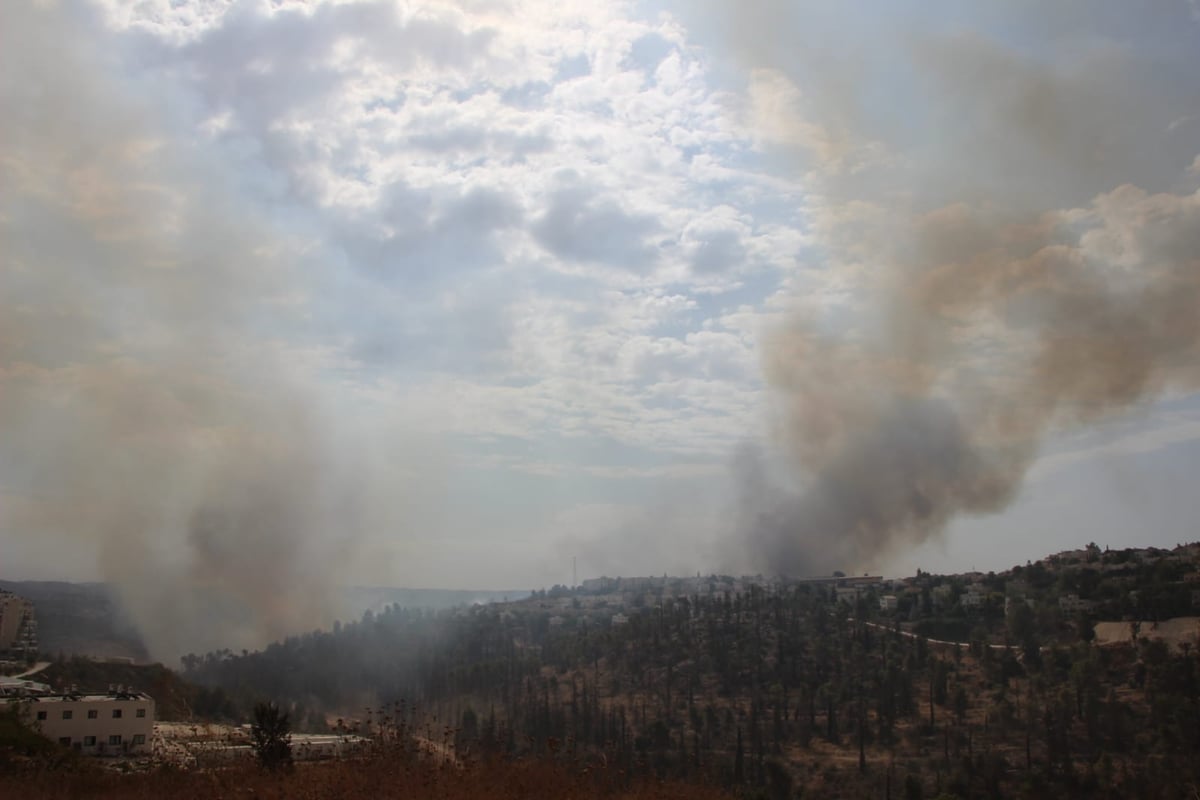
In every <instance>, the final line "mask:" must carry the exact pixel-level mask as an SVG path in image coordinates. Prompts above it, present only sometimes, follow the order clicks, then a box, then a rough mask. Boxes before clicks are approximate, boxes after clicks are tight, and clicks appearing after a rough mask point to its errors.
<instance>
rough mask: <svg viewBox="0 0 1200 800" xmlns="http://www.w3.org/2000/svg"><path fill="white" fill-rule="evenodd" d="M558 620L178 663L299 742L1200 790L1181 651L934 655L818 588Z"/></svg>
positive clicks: (1049, 789) (399, 627) (465, 623)
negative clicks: (300, 735)
mask: <svg viewBox="0 0 1200 800" xmlns="http://www.w3.org/2000/svg"><path fill="white" fill-rule="evenodd" d="M561 600H562V598H561V597H560V602H561ZM566 602H568V603H578V602H579V598H573V599H568V600H567V601H566ZM1022 607H1024V606H1022ZM552 612H553V608H551V607H550V604H549V603H548V602H546V599H545V598H534V599H533V600H530V601H526V602H523V603H516V604H505V605H493V606H477V607H474V608H472V609H460V610H458V611H450V612H440V613H430V612H414V611H406V610H403V609H400V608H396V607H393V608H389V609H387V610H386V611H384V612H383V613H380V614H378V615H373V614H368V615H366V616H365V617H364V618H363V619H362V621H360V622H358V623H355V624H351V625H345V626H341V627H340V628H338V629H336V630H334V631H332V632H328V633H313V634H310V635H306V636H302V637H296V638H293V639H289V640H287V641H285V642H282V643H279V644H276V645H273V646H271V647H269V648H267V649H266V650H264V651H263V652H260V653H250V654H245V655H234V654H232V653H228V652H226V653H215V654H209V655H207V656H204V657H197V656H190V657H188V658H187V659H185V668H186V674H187V676H188V677H189V678H191V679H193V680H196V681H199V682H202V683H206V684H209V685H213V686H220V687H222V688H223V689H224V690H225V691H226V692H228V693H229V694H230V696H231V697H232V698H234V699H235V700H236V701H237V702H239V703H243V704H244V703H247V702H250V701H251V700H252V699H255V698H260V697H271V698H274V699H277V700H280V701H283V702H285V703H288V704H290V706H291V708H292V709H293V712H294V714H295V718H297V719H299V720H301V721H302V723H304V724H306V725H307V726H310V727H318V726H321V725H324V724H328V722H329V721H331V720H332V719H333V718H336V717H341V718H342V719H343V723H344V724H355V723H358V724H360V725H363V726H366V725H368V724H369V723H370V724H376V725H377V724H378V723H379V722H380V721H381V720H384V719H386V720H394V719H395V718H396V716H397V715H399V716H400V717H401V718H402V721H404V722H406V723H413V722H419V721H420V720H422V719H423V720H426V721H428V720H431V719H434V718H436V719H437V720H439V721H440V722H441V723H448V724H450V725H451V726H452V727H453V728H454V736H455V738H456V741H457V744H458V745H459V747H469V748H476V749H482V750H492V751H497V752H501V753H509V754H520V753H531V752H532V753H542V754H551V753H555V752H559V753H561V752H570V753H578V752H593V753H603V754H604V756H605V758H606V759H607V760H608V761H609V762H610V763H617V764H620V765H621V766H622V768H623V769H626V770H629V771H631V772H635V773H639V772H646V773H653V774H657V775H662V776H672V777H681V778H703V779H705V780H716V781H719V782H721V783H723V784H727V785H733V786H742V787H749V788H754V787H758V788H761V789H762V790H764V791H768V792H772V793H774V794H775V795H776V796H785V795H789V794H790V793H791V791H792V790H793V788H795V787H802V788H806V789H810V790H813V791H820V792H823V793H826V794H824V795H823V796H834V795H837V796H845V795H847V794H849V795H852V796H853V795H862V796H884V795H885V793H886V792H888V791H894V792H896V793H897V796H899V793H900V792H901V791H902V790H903V791H905V792H908V793H909V794H907V795H906V796H924V795H929V796H934V795H937V794H938V793H939V792H944V793H948V794H949V795H950V796H961V797H975V796H980V797H983V796H995V797H1000V796H1011V795H1012V794H1014V793H1018V792H1024V793H1026V794H1029V795H1030V796H1046V797H1049V796H1061V794H1062V793H1064V792H1068V791H1069V792H1072V793H1081V792H1086V793H1088V794H1090V795H1093V796H1112V797H1127V796H1145V797H1174V796H1184V795H1186V796H1189V797H1190V796H1191V795H1190V794H1188V792H1190V791H1192V790H1191V789H1190V788H1188V787H1194V786H1195V785H1197V780H1200V774H1198V771H1197V770H1198V768H1197V765H1196V764H1195V763H1194V762H1195V759H1194V754H1195V753H1196V752H1197V751H1198V749H1200V693H1198V689H1200V681H1198V680H1197V678H1198V670H1197V666H1198V665H1197V652H1196V650H1195V648H1193V647H1189V646H1185V647H1183V648H1181V649H1179V650H1175V651H1172V650H1171V649H1170V648H1168V646H1167V645H1166V644H1165V643H1163V642H1161V641H1147V640H1144V639H1143V640H1141V641H1138V642H1135V643H1134V644H1133V645H1132V646H1118V647H1109V648H1100V647H1097V646H1095V645H1093V644H1089V643H1088V642H1086V641H1083V639H1086V638H1087V637H1086V636H1081V637H1079V638H1078V639H1077V640H1076V641H1075V642H1074V643H1066V642H1063V641H1062V640H1061V638H1060V637H1058V636H1051V635H1045V636H1044V635H1043V632H1042V631H1040V630H1039V628H1038V626H1037V624H1036V622H1037V621H1036V619H1035V618H1034V617H1032V615H1029V614H1022V613H1018V614H1014V615H1012V618H1013V619H1012V620H1010V624H1012V625H1014V626H1016V628H1017V629H1015V630H1012V631H1009V633H1010V639H1011V641H1012V643H1013V646H1012V647H1005V646H1004V645H1001V644H995V643H988V642H984V641H974V642H971V643H970V644H968V645H965V646H963V647H955V646H951V645H944V644H934V643H930V642H929V641H927V640H926V639H924V638H922V637H921V636H918V635H914V634H909V633H906V632H904V631H902V630H901V629H900V624H899V622H898V621H897V620H895V619H885V618H883V617H881V616H880V614H879V611H878V605H872V603H870V602H868V601H867V598H866V597H859V598H858V602H857V604H853V605H852V604H846V603H841V604H838V603H831V602H830V600H829V597H828V596H827V594H826V593H825V592H823V591H820V590H818V589H816V588H814V587H811V586H792V587H777V588H761V587H758V586H751V587H749V588H748V590H747V591H745V592H743V593H737V594H734V593H722V594H719V595H718V594H713V595H699V594H698V595H695V596H692V597H680V598H667V599H664V600H663V601H662V602H661V603H659V604H654V605H645V606H643V607H642V608H640V609H630V610H628V618H627V620H628V621H627V622H624V621H623V620H622V621H621V622H620V623H618V624H613V623H611V622H607V621H606V622H596V621H595V617H594V616H593V617H589V616H587V615H582V616H580V617H578V618H572V619H567V620H564V618H563V617H562V616H557V615H554V614H553V613H552ZM621 616H622V617H624V615H621ZM399 701H403V703H402V704H400V703H399ZM327 715H328V716H327Z"/></svg>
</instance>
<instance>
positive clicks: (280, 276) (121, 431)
mask: <svg viewBox="0 0 1200 800" xmlns="http://www.w3.org/2000/svg"><path fill="white" fill-rule="evenodd" d="M56 9H57V7H56V6H54V5H39V4H24V3H22V4H16V5H14V6H12V7H10V8H8V9H6V11H5V14H4V24H3V25H2V26H0V107H2V108H3V109H4V113H3V114H2V115H0V148H2V150H0V454H2V456H3V458H2V460H0V486H6V487H9V493H8V494H6V495H0V501H3V504H2V506H0V523H2V524H3V526H4V527H5V529H6V530H7V531H10V532H15V535H17V536H20V537H22V541H29V542H33V543H35V544H34V545H33V546H36V547H42V548H44V551H45V552H46V553H47V559H51V558H53V556H51V555H49V554H51V553H57V554H59V555H60V556H61V557H62V558H63V559H64V561H67V562H71V563H78V561H79V559H78V558H77V557H76V556H75V555H74V552H73V551H77V550H82V551H83V552H87V553H94V554H95V556H96V557H97V558H98V560H99V562H100V564H101V567H102V571H103V575H104V577H105V578H106V579H107V580H110V581H112V582H114V583H115V585H116V586H117V587H118V589H119V590H120V592H121V593H122V597H123V599H124V600H125V603H126V605H127V606H128V610H129V612H130V614H131V615H132V617H133V619H134V620H135V622H136V623H137V624H138V625H139V627H140V629H141V631H142V633H143V635H144V637H145V639H146V641H147V644H148V646H149V648H150V650H151V653H152V654H154V655H156V656H158V657H160V658H173V657H174V656H176V655H178V654H179V653H181V652H184V651H187V650H197V651H203V650H204V649H206V648H209V647H239V646H252V645H257V644H261V643H263V642H264V641H267V640H270V639H271V638H274V637H277V636H280V635H282V634H284V633H289V632H294V631H296V630H305V629H311V627H312V626H314V625H316V624H318V623H322V622H328V621H330V617H331V615H332V614H334V613H335V612H336V606H335V605H334V604H333V603H332V602H331V601H332V597H331V590H332V589H333V587H334V586H335V585H337V582H338V581H339V579H340V576H341V570H342V567H343V566H344V565H345V563H346V561H347V559H348V558H350V557H351V554H352V552H353V543H354V541H355V540H356V536H357V533H358V532H359V531H361V530H362V529H363V527H364V526H365V525H366V524H367V523H368V517H370V515H371V514H372V512H371V510H370V509H371V507H372V505H371V502H370V501H371V500H372V499H373V497H374V496H375V494H377V492H376V490H377V489H379V488H380V487H372V486H371V485H370V484H368V483H365V482H364V481H363V480H362V475H360V474H359V472H358V471H357V469H356V468H357V467H358V466H359V465H358V463H357V461H353V460H350V456H348V455H346V454H348V453H355V455H354V459H365V458H366V455H365V454H366V452H367V450H366V449H363V450H361V451H358V452H357V453H356V451H355V449H354V444H353V442H352V441H345V440H343V439H342V438H341V437H342V436H344V435H346V432H344V431H339V430H335V429H333V428H332V427H331V426H330V423H329V420H330V419H331V418H332V415H331V414H329V413H327V410H326V409H325V408H323V404H324V403H326V402H328V399H327V398H324V397H322V396H320V394H319V393H318V392H316V391H313V390H312V389H311V388H309V387H310V386H312V385H313V381H312V380H311V379H310V378H309V377H307V376H308V371H311V369H312V368H311V367H309V366H307V365H305V364H302V363H294V362H293V361H290V360H289V359H285V358H284V357H283V355H282V354H281V353H282V350H281V348H279V347H278V346H277V345H276V344H275V342H276V341H278V340H279V339H280V338H281V337H282V334H283V333H284V332H286V331H289V330H295V329H296V328H297V326H298V325H300V323H301V321H300V320H299V319H298V317H299V313H298V312H297V311H295V309H297V308H298V307H302V306H303V303H304V299H305V298H304V297H303V296H298V295H299V290H298V289H297V288H296V287H297V286H303V283H302V282H298V281H296V280H295V278H296V276H297V275H298V274H299V270H300V269H301V266H302V264H303V262H302V259H301V258H300V256H299V255H298V252H299V250H300V248H299V246H297V245H296V244H295V243H293V242H291V241H289V240H288V239H287V238H286V237H284V236H282V235H280V234H278V233H276V232H275V231H273V230H272V228H271V226H270V225H268V224H266V223H265V222H264V221H262V220H260V219H259V218H258V216H257V215H256V214H255V213H254V212H253V210H252V209H250V208H248V207H247V205H246V203H244V202H243V201H241V200H240V199H239V198H240V196H241V195H240V194H239V192H238V191H236V190H235V188H234V185H233V184H234V177H233V176H230V175H229V174H228V173H227V171H226V170H223V169H222V168H221V167H220V165H219V164H216V163H212V162H211V161H210V160H206V159H205V158H204V157H203V156H202V154H201V151H200V150H199V149H198V148H195V147H192V146H191V145H190V144H189V142H188V138H187V137H186V136H180V135H179V134H178V132H176V131H173V130H171V124H170V122H169V114H167V113H166V112H167V107H166V106H165V105H163V99H162V95H161V94H160V93H158V92H157V91H156V89H155V86H154V84H153V83H152V82H149V81H147V82H145V85H144V86H139V85H138V79H137V78H136V77H135V76H132V75H129V74H126V73H124V72H123V71H122V68H121V65H120V64H116V63H112V62H111V61H110V60H109V57H108V55H107V53H108V51H107V50H106V49H105V47H104V43H103V40H102V38H100V37H99V36H98V34H97V33H96V31H97V30H99V29H100V27H99V26H96V28H95V29H94V30H83V29H80V28H77V27H75V26H74V25H73V24H72V22H71V19H70V17H69V15H67V14H61V13H58V11H57V10H56ZM76 10H77V9H76ZM143 90H144V91H143ZM164 120H168V121H166V122H164ZM193 135H194V134H193ZM335 442H336V444H337V446H336V447H335V446H334V444H335ZM367 495H371V496H370V497H368V496H367ZM372 521H376V522H377V521H379V520H378V518H372Z"/></svg>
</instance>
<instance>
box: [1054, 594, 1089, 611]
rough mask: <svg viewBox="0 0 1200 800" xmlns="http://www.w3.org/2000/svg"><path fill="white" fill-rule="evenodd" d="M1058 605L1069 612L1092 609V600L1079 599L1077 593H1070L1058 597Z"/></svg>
mask: <svg viewBox="0 0 1200 800" xmlns="http://www.w3.org/2000/svg"><path fill="white" fill-rule="evenodd" d="M1058 607H1059V608H1060V609H1062V610H1063V611H1067V612H1075V611H1090V610H1091V608H1092V602H1091V601H1090V600H1081V599H1079V595H1077V594H1068V595H1064V596H1063V597H1060V598H1058Z"/></svg>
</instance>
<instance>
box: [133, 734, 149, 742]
mask: <svg viewBox="0 0 1200 800" xmlns="http://www.w3.org/2000/svg"><path fill="white" fill-rule="evenodd" d="M133 743H134V744H145V743H146V734H144V733H135V734H134V735H133Z"/></svg>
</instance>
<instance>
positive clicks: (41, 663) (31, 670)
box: [8, 661, 50, 678]
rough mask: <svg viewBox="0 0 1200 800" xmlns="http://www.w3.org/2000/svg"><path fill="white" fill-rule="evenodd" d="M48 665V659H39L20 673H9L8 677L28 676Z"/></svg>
mask: <svg viewBox="0 0 1200 800" xmlns="http://www.w3.org/2000/svg"><path fill="white" fill-rule="evenodd" d="M48 666H50V662H49V661H39V662H37V663H36V664H34V665H33V666H32V667H30V668H29V669H27V670H25V671H24V672H22V673H21V674H20V675H9V676H8V677H10V678H28V677H29V676H30V675H36V674H38V673H39V672H41V671H42V670H44V669H45V668H46V667H48Z"/></svg>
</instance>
